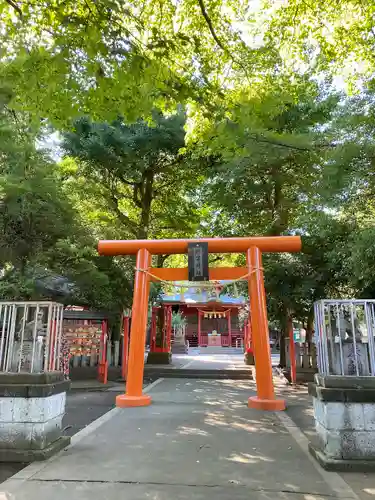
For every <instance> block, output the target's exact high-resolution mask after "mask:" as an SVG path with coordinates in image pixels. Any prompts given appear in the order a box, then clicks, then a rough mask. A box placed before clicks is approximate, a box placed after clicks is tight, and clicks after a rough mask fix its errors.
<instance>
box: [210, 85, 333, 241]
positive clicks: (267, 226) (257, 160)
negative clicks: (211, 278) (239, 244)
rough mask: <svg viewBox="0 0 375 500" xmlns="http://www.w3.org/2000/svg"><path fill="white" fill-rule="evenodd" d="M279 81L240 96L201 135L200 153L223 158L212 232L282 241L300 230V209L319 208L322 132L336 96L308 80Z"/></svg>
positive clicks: (215, 172)
mask: <svg viewBox="0 0 375 500" xmlns="http://www.w3.org/2000/svg"><path fill="white" fill-rule="evenodd" d="M274 83H275V86H274V88H272V90H271V89H264V90H263V91H260V92H259V93H258V92H256V93H255V94H254V95H252V96H250V97H247V98H246V99H245V98H243V99H242V101H240V103H239V104H236V105H235V106H233V108H230V109H229V110H228V112H227V117H226V119H225V120H221V121H219V122H217V123H214V124H213V125H212V128H211V129H207V131H206V134H205V135H204V136H203V137H202V141H201V145H202V148H203V151H207V150H209V151H212V150H214V151H215V152H216V155H217V156H218V157H219V159H218V160H217V162H216V167H215V168H210V171H209V174H208V175H209V178H210V182H209V183H208V184H207V192H208V196H209V198H210V200H211V203H212V204H214V206H215V208H216V210H217V217H216V221H215V225H214V230H217V226H218V225H223V224H224V227H226V228H228V229H229V228H230V227H231V229H232V231H231V232H233V234H238V233H241V234H254V233H259V232H261V233H263V234H268V235H274V236H275V235H280V234H283V233H285V232H288V231H289V230H290V229H293V228H294V227H295V221H296V219H297V217H301V215H302V213H301V211H305V210H308V209H309V208H310V207H311V206H312V205H314V204H315V205H317V204H319V203H320V202H321V200H319V198H318V196H317V194H318V192H319V185H320V183H321V178H322V163H323V162H324V161H325V157H326V154H327V149H329V144H327V142H326V137H325V135H324V134H323V133H322V131H321V130H320V127H321V126H322V125H324V124H326V123H327V122H328V120H329V119H330V117H331V115H332V113H333V111H334V110H335V107H336V104H337V97H336V96H329V97H328V98H327V97H325V96H324V95H322V94H321V92H320V90H319V87H318V86H316V85H314V84H312V83H311V82H308V81H307V80H305V81H303V80H302V81H301V82H300V84H299V85H293V86H292V85H289V86H286V82H283V81H278V80H275V82H274ZM234 220H235V223H233V221H234ZM215 226H216V227H215Z"/></svg>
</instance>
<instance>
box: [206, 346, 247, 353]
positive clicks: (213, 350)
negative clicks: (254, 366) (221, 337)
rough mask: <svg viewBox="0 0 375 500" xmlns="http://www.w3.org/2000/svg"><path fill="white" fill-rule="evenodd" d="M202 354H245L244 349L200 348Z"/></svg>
mask: <svg viewBox="0 0 375 500" xmlns="http://www.w3.org/2000/svg"><path fill="white" fill-rule="evenodd" d="M198 350H199V353H200V354H243V347H220V346H208V347H198Z"/></svg>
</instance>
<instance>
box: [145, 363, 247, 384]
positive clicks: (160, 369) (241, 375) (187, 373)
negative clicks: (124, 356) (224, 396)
mask: <svg viewBox="0 0 375 500" xmlns="http://www.w3.org/2000/svg"><path fill="white" fill-rule="evenodd" d="M145 377H146V378H147V379H157V378H191V379H201V380H252V379H253V374H252V371H251V369H250V368H247V367H244V368H243V369H236V370H233V369H220V370H218V369H215V368H211V369H210V368H204V369H202V368H191V369H190V368H174V367H169V366H158V365H148V366H145Z"/></svg>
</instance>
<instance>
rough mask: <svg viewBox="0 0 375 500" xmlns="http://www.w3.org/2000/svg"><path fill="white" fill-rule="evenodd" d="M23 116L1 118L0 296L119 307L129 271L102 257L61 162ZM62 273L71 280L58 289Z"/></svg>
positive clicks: (125, 298)
mask: <svg viewBox="0 0 375 500" xmlns="http://www.w3.org/2000/svg"><path fill="white" fill-rule="evenodd" d="M11 117H12V118H13V119H12V118H11ZM17 120H18V118H17ZM17 120H16V121H15V117H14V115H10V116H9V115H7V113H6V112H5V111H4V112H3V113H2V114H1V116H0V131H1V134H0V151H1V156H0V232H1V235H2V237H1V241H0V267H1V275H2V277H1V279H0V296H1V298H2V299H18V300H20V299H30V298H34V299H35V298H41V297H46V296H49V297H52V298H57V299H59V300H64V301H77V302H79V303H84V304H90V305H93V306H96V307H106V308H114V309H117V310H119V309H120V308H121V303H122V307H123V305H124V304H126V303H128V300H129V294H130V286H129V282H128V279H127V276H129V274H131V273H129V270H127V272H125V271H126V270H125V269H121V267H119V265H118V264H117V263H116V262H114V261H112V260H108V259H100V258H99V257H98V256H97V254H96V251H95V245H96V241H95V240H94V239H93V238H92V236H91V235H90V234H89V233H88V232H87V230H86V229H85V228H84V227H83V226H82V224H81V221H80V216H79V214H78V213H77V212H76V210H75V209H74V207H73V206H72V204H71V202H70V201H69V199H68V197H67V195H66V192H65V190H64V185H63V182H62V180H61V178H60V172H59V168H58V166H57V165H56V164H55V163H53V162H52V161H51V160H50V158H49V157H48V156H47V155H46V154H45V153H43V151H41V150H37V149H36V147H35V139H36V138H35V137H34V136H32V135H30V134H29V133H28V131H27V127H26V126H25V124H24V123H21V124H20V123H19V121H17ZM58 275H60V276H63V277H64V276H65V278H66V281H67V282H68V283H70V285H71V286H70V287H67V288H66V287H65V290H63V291H61V290H58V289H56V287H54V285H53V282H54V281H56V276H58ZM51 283H52V285H51ZM40 284H42V286H40ZM51 286H52V288H51Z"/></svg>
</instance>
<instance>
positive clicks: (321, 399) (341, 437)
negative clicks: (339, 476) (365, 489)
mask: <svg viewBox="0 0 375 500" xmlns="http://www.w3.org/2000/svg"><path fill="white" fill-rule="evenodd" d="M309 394H310V395H311V396H312V397H313V406H314V417H315V428H316V433H317V442H316V443H310V452H311V453H312V455H313V456H314V457H315V458H316V459H317V460H318V462H319V463H320V464H321V466H322V467H323V468H325V469H326V470H337V471H345V470H353V471H367V470H375V377H351V376H336V375H330V376H321V375H315V383H313V384H310V385H309Z"/></svg>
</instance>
